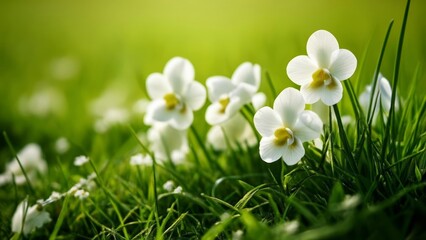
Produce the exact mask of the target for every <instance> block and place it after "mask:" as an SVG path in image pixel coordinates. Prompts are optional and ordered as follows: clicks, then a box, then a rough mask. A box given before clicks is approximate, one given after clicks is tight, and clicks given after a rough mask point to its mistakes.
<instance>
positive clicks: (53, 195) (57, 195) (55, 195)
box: [46, 191, 62, 202]
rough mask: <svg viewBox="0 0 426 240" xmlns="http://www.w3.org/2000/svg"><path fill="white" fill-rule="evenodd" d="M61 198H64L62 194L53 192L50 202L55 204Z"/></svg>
mask: <svg viewBox="0 0 426 240" xmlns="http://www.w3.org/2000/svg"><path fill="white" fill-rule="evenodd" d="M61 198H62V194H61V193H58V192H55V191H53V192H52V194H50V197H49V198H48V200H50V201H52V202H54V201H57V200H59V199H61ZM46 201H47V200H46Z"/></svg>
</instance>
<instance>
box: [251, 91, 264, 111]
mask: <svg viewBox="0 0 426 240" xmlns="http://www.w3.org/2000/svg"><path fill="white" fill-rule="evenodd" d="M265 103H266V95H265V94H264V93H263V92H258V93H256V94H255V95H254V96H253V97H252V98H251V104H253V107H254V109H255V110H258V109H259V108H261V107H263V106H265Z"/></svg>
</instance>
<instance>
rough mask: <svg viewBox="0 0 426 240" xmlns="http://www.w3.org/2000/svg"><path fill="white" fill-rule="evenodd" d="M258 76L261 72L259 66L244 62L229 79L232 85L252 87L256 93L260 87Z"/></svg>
mask: <svg viewBox="0 0 426 240" xmlns="http://www.w3.org/2000/svg"><path fill="white" fill-rule="evenodd" d="M260 75H261V70H260V66H259V65H257V64H252V63H250V62H244V63H242V64H241V65H240V66H238V67H237V69H236V70H235V72H234V74H232V78H231V79H232V82H233V83H234V84H240V83H246V84H249V85H251V86H253V87H254V88H255V91H257V89H259V85H260Z"/></svg>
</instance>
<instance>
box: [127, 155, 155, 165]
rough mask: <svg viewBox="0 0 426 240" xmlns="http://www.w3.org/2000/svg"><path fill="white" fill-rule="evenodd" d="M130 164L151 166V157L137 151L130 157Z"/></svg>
mask: <svg viewBox="0 0 426 240" xmlns="http://www.w3.org/2000/svg"><path fill="white" fill-rule="evenodd" d="M130 165H143V166H151V165H152V158H151V157H150V156H149V155H144V154H142V153H138V154H136V155H133V156H131V157H130Z"/></svg>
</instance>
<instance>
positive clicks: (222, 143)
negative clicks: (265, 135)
mask: <svg viewBox="0 0 426 240" xmlns="http://www.w3.org/2000/svg"><path fill="white" fill-rule="evenodd" d="M207 142H208V143H209V144H211V145H212V147H213V148H214V149H215V150H225V149H226V148H227V147H228V144H230V146H231V147H232V148H234V149H235V148H236V147H238V145H239V146H241V147H245V146H247V145H248V146H250V147H251V146H254V145H256V144H257V139H256V136H255V135H254V133H253V130H252V128H251V127H250V124H249V123H248V122H247V120H246V119H245V118H244V117H243V116H242V115H241V114H236V115H234V116H233V117H231V118H230V119H229V120H228V121H226V122H224V123H222V124H220V125H215V126H213V127H212V128H210V130H209V131H208V133H207Z"/></svg>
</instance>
